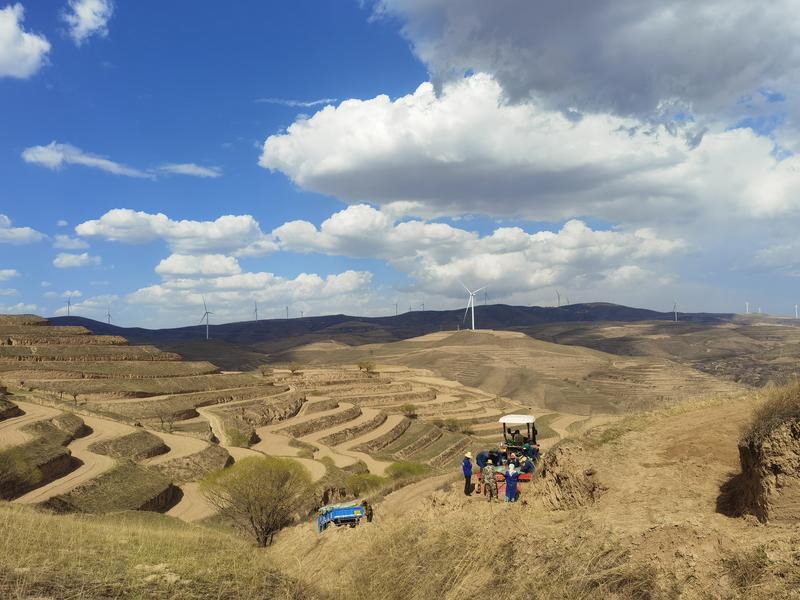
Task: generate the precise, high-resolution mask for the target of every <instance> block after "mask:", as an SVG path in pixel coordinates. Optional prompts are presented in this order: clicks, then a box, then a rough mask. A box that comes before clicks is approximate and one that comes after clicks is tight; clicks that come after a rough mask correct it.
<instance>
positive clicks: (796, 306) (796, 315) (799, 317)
mask: <svg viewBox="0 0 800 600" xmlns="http://www.w3.org/2000/svg"><path fill="white" fill-rule="evenodd" d="M798 309H800V305H797V304H795V305H794V318H795V319H800V316H798V314H797V311H798Z"/></svg>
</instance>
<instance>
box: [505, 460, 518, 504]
mask: <svg viewBox="0 0 800 600" xmlns="http://www.w3.org/2000/svg"><path fill="white" fill-rule="evenodd" d="M518 478H519V471H517V470H516V469H515V468H514V465H508V471H506V502H516V501H517V479H518Z"/></svg>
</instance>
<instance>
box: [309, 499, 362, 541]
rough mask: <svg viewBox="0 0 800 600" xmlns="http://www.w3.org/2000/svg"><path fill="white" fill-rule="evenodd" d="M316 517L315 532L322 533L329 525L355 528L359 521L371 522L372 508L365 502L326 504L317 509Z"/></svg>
mask: <svg viewBox="0 0 800 600" xmlns="http://www.w3.org/2000/svg"><path fill="white" fill-rule="evenodd" d="M317 515H318V516H317V530H318V531H319V532H320V533H322V532H323V531H325V529H326V528H327V527H328V525H330V524H331V523H333V524H334V525H336V526H337V527H341V526H342V525H349V526H350V527H355V526H356V525H358V524H359V523H360V522H361V519H366V520H367V522H369V521H372V507H371V506H370V505H369V502H367V501H366V500H353V501H352V502H343V503H341V504H327V505H325V506H323V507H322V508H320V509H319V511H318V513H317Z"/></svg>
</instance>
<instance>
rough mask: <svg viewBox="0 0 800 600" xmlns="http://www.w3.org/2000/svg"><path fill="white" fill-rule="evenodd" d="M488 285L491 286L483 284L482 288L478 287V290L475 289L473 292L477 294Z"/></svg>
mask: <svg viewBox="0 0 800 600" xmlns="http://www.w3.org/2000/svg"><path fill="white" fill-rule="evenodd" d="M487 287H489V286H488V285H485V286H483V287H482V288H478V289H477V290H475V291H474V292H472V293H473V294H477V293H478V292H480V291H481V290H485V289H486V288H487Z"/></svg>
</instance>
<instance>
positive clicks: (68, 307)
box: [67, 294, 72, 316]
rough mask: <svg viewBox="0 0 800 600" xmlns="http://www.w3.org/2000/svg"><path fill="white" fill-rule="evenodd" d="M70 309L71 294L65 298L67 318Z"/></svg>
mask: <svg viewBox="0 0 800 600" xmlns="http://www.w3.org/2000/svg"><path fill="white" fill-rule="evenodd" d="M70 308H72V294H70V295H69V296H67V316H69V309H70Z"/></svg>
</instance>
